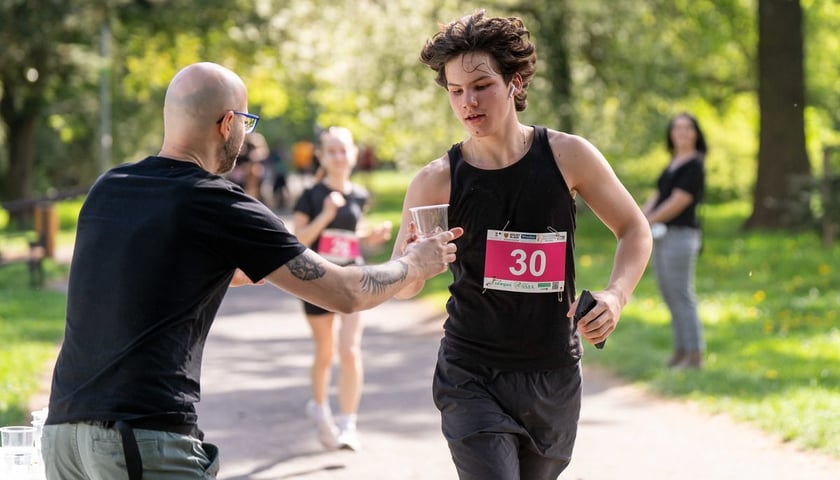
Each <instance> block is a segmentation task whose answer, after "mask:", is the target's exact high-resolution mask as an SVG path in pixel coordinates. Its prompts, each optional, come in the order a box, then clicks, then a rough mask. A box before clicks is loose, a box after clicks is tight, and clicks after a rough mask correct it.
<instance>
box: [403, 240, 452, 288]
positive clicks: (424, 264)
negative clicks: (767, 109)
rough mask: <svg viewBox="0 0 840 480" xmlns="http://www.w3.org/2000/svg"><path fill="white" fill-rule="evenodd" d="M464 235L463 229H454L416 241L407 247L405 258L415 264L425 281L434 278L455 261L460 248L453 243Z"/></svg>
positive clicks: (409, 243)
mask: <svg viewBox="0 0 840 480" xmlns="http://www.w3.org/2000/svg"><path fill="white" fill-rule="evenodd" d="M463 234H464V229H463V228H461V227H454V228H450V229H449V230H447V231H445V232H440V233H437V234H435V235H432V236H430V237H427V238H424V239H414V240H413V241H410V242H407V244H406V245H405V257H406V258H407V259H410V261H412V263H414V265H415V266H416V267H417V268H418V269H419V272H420V274H421V276H422V277H423V278H424V279H428V278H431V277H434V276H435V275H438V274H441V273H443V272H445V271H446V270H447V269H448V268H449V264H450V263H452V262H454V261H455V259H456V256H455V252H456V251H457V250H458V248H457V247H456V246H455V244H454V243H452V241H453V240H455V239H457V238H460V237H461V235H463ZM409 238H411V237H409Z"/></svg>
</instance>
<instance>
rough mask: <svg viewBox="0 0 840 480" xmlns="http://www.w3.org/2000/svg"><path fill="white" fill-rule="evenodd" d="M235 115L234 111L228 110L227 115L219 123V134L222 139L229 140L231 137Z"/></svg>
mask: <svg viewBox="0 0 840 480" xmlns="http://www.w3.org/2000/svg"><path fill="white" fill-rule="evenodd" d="M234 116H235V115H234V114H233V112H232V111H230V110H228V111H227V113H225V115H224V116H223V117H222V121H221V122H219V133H221V134H222V138H224V139H225V140H227V139H228V138H229V137H230V132H231V129H232V128H233V117H234Z"/></svg>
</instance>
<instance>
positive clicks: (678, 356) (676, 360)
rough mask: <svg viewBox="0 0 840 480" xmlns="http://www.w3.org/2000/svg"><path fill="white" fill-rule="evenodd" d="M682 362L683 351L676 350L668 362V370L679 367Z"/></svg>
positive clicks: (680, 349) (683, 358)
mask: <svg viewBox="0 0 840 480" xmlns="http://www.w3.org/2000/svg"><path fill="white" fill-rule="evenodd" d="M683 360H685V350H683V349H682V348H678V349H676V350H674V353H673V355H671V358H670V359H669V360H668V368H674V367H676V366H677V365H679V364H680V363H681V362H682V361H683Z"/></svg>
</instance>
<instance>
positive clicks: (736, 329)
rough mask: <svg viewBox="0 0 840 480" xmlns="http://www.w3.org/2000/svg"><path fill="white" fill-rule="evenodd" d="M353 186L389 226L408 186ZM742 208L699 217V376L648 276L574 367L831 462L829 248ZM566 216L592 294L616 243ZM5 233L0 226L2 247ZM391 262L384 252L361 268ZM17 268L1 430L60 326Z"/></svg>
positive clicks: (837, 372)
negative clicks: (674, 361)
mask: <svg viewBox="0 0 840 480" xmlns="http://www.w3.org/2000/svg"><path fill="white" fill-rule="evenodd" d="M355 180H356V181H358V182H359V183H361V184H363V185H365V186H367V187H368V188H369V189H370V190H371V191H372V192H373V194H374V200H373V205H372V211H371V213H370V215H369V218H370V220H371V221H372V222H380V221H383V220H390V221H392V222H394V224H395V225H398V224H399V221H400V209H401V207H402V197H403V193H404V191H405V188H406V186H407V184H408V181H409V178H408V177H406V176H405V175H400V174H397V173H395V172H377V173H376V174H374V175H370V176H364V177H363V176H358V177H356V179H355ZM78 206H79V204H78V202H70V203H67V204H62V206H61V207H60V210H59V217H60V223H61V228H62V236H61V237H60V238H61V240H60V241H72V231H73V220H74V219H75V215H76V214H77V212H78ZM749 209H750V207H749V205H748V204H747V203H745V202H731V203H726V204H722V205H706V206H705V207H704V209H703V217H704V224H705V234H704V239H705V247H704V250H703V253H702V254H701V256H700V260H699V263H698V273H697V293H698V297H699V302H700V314H701V317H702V319H703V322H704V325H705V335H706V342H707V344H708V356H707V359H706V368H705V369H703V370H702V371H690V372H674V371H669V370H667V369H666V368H664V367H663V366H664V363H665V361H666V359H667V358H668V357H669V356H670V352H671V333H670V325H669V315H668V311H667V309H666V308H665V305H664V303H663V302H662V299H661V297H660V296H659V293H658V291H657V289H656V285H655V282H654V278H653V272H652V271H649V272H648V273H646V274H645V276H644V278H643V279H642V282H641V284H640V285H639V287H638V289H637V290H636V293H635V295H634V297H633V300H632V301H631V303H630V304H629V305H628V306H627V308H626V309H625V311H624V314H623V317H622V321H621V323H620V324H619V326H618V329H617V330H616V332H615V333H614V334H613V335H612V336H611V337H610V340H609V342H608V343H607V347H606V348H605V349H604V350H603V351H598V350H595V349H594V348H593V347H591V346H589V345H587V348H586V353H585V360H584V361H585V362H591V363H593V364H599V365H603V366H605V367H608V368H609V369H611V370H612V371H613V372H615V373H616V374H618V375H620V376H622V377H624V378H626V379H627V380H629V381H631V382H634V383H637V384H639V385H641V386H643V387H645V388H648V389H650V390H652V391H654V392H657V393H659V394H661V395H664V396H668V397H673V398H677V399H690V400H692V401H695V402H696V403H697V404H699V405H701V406H702V407H703V408H706V409H708V410H709V411H712V412H726V413H729V414H731V415H732V416H733V417H735V418H737V419H741V420H743V421H747V422H750V423H753V424H755V425H757V426H759V427H761V428H763V429H764V430H766V431H768V432H770V433H772V434H774V435H778V436H780V437H782V438H784V439H786V440H789V441H791V442H795V443H796V444H798V445H801V446H803V447H806V448H810V449H814V450H818V451H821V452H823V453H827V454H830V455H833V456H835V457H838V458H840V317H838V313H837V310H838V305H840V280H838V273H840V272H838V270H840V262H838V260H836V259H838V258H840V243H838V244H837V245H835V246H834V247H833V248H832V249H824V248H823V247H822V246H821V245H820V240H819V237H818V235H816V234H815V233H796V234H794V233H754V232H743V231H742V230H741V229H740V226H741V225H742V223H743V221H744V219H745V218H746V216H747V215H748V214H749V211H750V210H749ZM578 220H579V224H578V232H577V241H576V247H577V251H576V258H577V268H578V277H577V283H578V285H579V287H580V288H589V289H591V290H598V289H600V288H603V286H604V282H605V281H606V280H607V278H608V275H609V271H610V268H611V265H612V255H613V251H614V247H615V241H614V239H613V238H612V235H611V234H610V233H609V231H607V229H606V228H604V227H603V226H602V225H601V224H600V223H599V222H598V220H597V219H596V218H595V216H594V215H593V214H592V213H591V212H589V211H588V210H587V209H586V206H585V205H584V204H583V203H580V205H579V215H578ZM3 228H4V222H3V219H2V218H0V246H2V245H3V241H4V240H3V239H4V238H5V236H4V232H3ZM18 236H19V235H18ZM389 256H390V247H386V248H383V249H382V250H381V251H380V252H379V253H378V254H377V255H376V256H375V257H374V258H372V259H371V261H374V262H378V261H382V260H384V259H387V258H388V257H389ZM20 267H21V268H20V269H19V270H16V269H17V268H18V266H10V267H4V268H0V338H2V339H3V340H4V341H3V342H2V344H0V424H13V423H19V422H22V421H24V420H26V421H28V419H26V418H25V417H26V416H27V415H28V411H27V408H28V407H27V405H28V399H29V398H30V396H31V395H32V394H33V393H34V392H35V391H37V389H38V387H39V382H40V380H41V378H42V376H43V373H44V372H43V370H44V365H45V363H46V362H47V361H48V360H50V358H51V356H52V355H54V354H55V348H56V346H57V344H58V342H59V341H60V338H61V334H62V329H63V323H64V319H63V318H64V301H65V298H64V295H63V294H61V293H55V292H49V291H33V290H31V289H29V288H28V286H27V285H28V283H27V282H28V278H27V276H26V272H25V269H24V268H25V267H24V266H20ZM48 270H49V273H50V274H51V275H63V274H66V267H60V266H57V265H54V264H50V263H49V262H48ZM450 278H451V277H450V276H449V275H440V276H438V277H436V278H435V279H434V280H433V281H430V282H428V283H427V285H426V288H425V289H424V291H423V292H422V294H421V296H422V298H423V299H424V300H427V301H429V302H433V303H434V304H435V305H437V306H439V307H440V308H441V309H443V305H444V302H445V300H446V298H447V296H448V292H447V290H446V287H447V285H448V283H449V281H450Z"/></svg>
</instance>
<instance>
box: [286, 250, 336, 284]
mask: <svg viewBox="0 0 840 480" xmlns="http://www.w3.org/2000/svg"><path fill="white" fill-rule="evenodd" d="M286 266H287V267H289V271H290V272H292V275H294V276H295V277H297V278H299V279H301V280H317V279H319V278H321V277H323V276H324V274H325V273H326V270H324V267H323V266H322V265H321V264H320V263H319V262H318V258H317V257H315V256H314V255H308V254H306V253H304V254H302V255H298V256H297V257H295V258H293V259H291V260H289V262H288V263H286Z"/></svg>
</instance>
